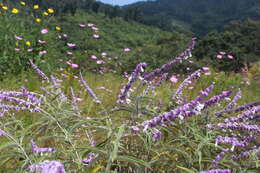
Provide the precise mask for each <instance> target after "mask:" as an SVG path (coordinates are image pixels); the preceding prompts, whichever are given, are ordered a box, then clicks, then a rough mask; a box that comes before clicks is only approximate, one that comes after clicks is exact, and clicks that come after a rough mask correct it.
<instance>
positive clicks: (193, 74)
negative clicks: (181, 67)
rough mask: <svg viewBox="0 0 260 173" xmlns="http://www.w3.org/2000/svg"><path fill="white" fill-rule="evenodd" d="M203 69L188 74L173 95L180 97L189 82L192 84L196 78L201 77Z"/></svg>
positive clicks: (176, 97)
mask: <svg viewBox="0 0 260 173" xmlns="http://www.w3.org/2000/svg"><path fill="white" fill-rule="evenodd" d="M200 75H201V70H200V69H199V70H197V71H195V72H194V73H192V74H191V75H190V76H188V77H187V78H186V79H185V80H184V81H183V82H182V83H181V84H180V86H179V88H178V89H177V91H176V92H175V94H174V95H173V99H180V95H181V94H182V92H183V89H184V88H186V87H187V86H188V85H189V84H191V83H192V82H193V81H194V80H195V79H197V78H198V77H200Z"/></svg>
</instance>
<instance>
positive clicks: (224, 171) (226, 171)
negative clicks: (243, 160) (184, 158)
mask: <svg viewBox="0 0 260 173" xmlns="http://www.w3.org/2000/svg"><path fill="white" fill-rule="evenodd" d="M199 173H232V171H231V170H230V169H211V170H207V171H201V172H199Z"/></svg>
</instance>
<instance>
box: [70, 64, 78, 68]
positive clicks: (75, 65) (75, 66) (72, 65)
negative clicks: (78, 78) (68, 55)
mask: <svg viewBox="0 0 260 173" xmlns="http://www.w3.org/2000/svg"><path fill="white" fill-rule="evenodd" d="M71 67H72V68H78V67H79V65H78V64H71Z"/></svg>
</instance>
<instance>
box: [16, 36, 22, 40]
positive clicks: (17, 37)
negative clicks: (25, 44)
mask: <svg viewBox="0 0 260 173" xmlns="http://www.w3.org/2000/svg"><path fill="white" fill-rule="evenodd" d="M14 38H15V39H16V40H22V39H23V38H22V37H20V36H18V35H15V36H14Z"/></svg>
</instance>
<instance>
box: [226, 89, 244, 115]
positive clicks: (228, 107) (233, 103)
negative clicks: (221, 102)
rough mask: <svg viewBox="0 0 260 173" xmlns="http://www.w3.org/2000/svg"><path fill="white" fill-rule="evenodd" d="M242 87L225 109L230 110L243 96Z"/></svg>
mask: <svg viewBox="0 0 260 173" xmlns="http://www.w3.org/2000/svg"><path fill="white" fill-rule="evenodd" d="M241 93H242V92H241V89H240V88H238V92H237V94H236V95H235V97H234V98H233V100H232V101H231V102H230V103H229V104H228V105H227V106H226V107H225V108H224V110H230V109H232V108H233V107H234V105H236V104H237V102H238V100H239V99H240V98H241Z"/></svg>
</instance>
